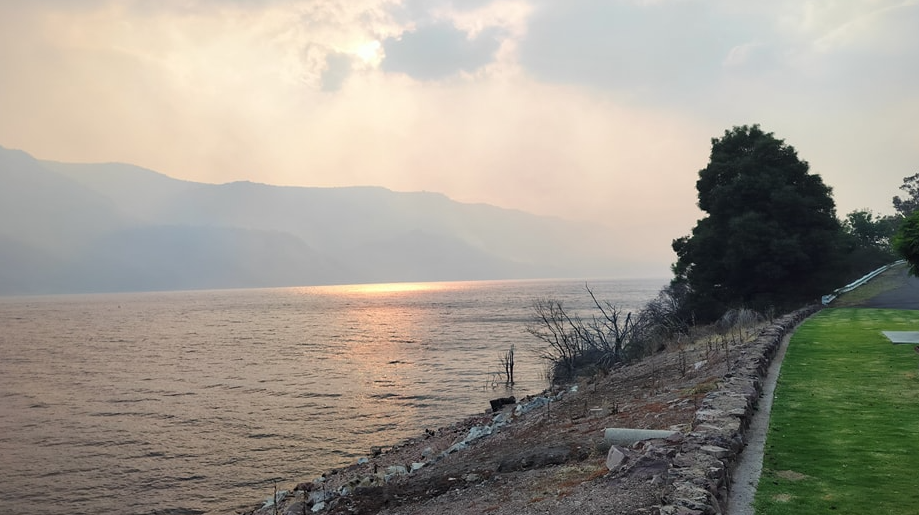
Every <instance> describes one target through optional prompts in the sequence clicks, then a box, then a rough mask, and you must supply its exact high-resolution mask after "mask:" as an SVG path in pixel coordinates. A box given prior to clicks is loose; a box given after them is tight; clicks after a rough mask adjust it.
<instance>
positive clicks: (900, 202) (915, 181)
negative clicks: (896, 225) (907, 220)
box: [893, 173, 919, 217]
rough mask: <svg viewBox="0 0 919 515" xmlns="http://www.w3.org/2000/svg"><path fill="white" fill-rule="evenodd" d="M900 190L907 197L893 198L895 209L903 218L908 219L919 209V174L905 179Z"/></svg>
mask: <svg viewBox="0 0 919 515" xmlns="http://www.w3.org/2000/svg"><path fill="white" fill-rule="evenodd" d="M900 190H901V191H903V192H904V193H906V196H905V197H902V198H901V197H900V196H899V195H897V196H895V197H894V198H893V208H894V209H896V210H897V213H899V214H900V215H901V216H904V217H907V216H909V215H911V214H913V212H914V211H916V209H919V173H917V174H913V175H910V176H909V177H904V178H903V184H901V185H900Z"/></svg>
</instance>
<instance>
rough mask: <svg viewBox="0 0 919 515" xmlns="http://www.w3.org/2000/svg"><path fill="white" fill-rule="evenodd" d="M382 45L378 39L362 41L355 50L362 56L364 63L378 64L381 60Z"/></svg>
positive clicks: (356, 53) (357, 54)
mask: <svg viewBox="0 0 919 515" xmlns="http://www.w3.org/2000/svg"><path fill="white" fill-rule="evenodd" d="M381 48H382V45H380V42H379V41H377V40H373V41H367V42H366V43H361V44H360V45H358V47H357V48H356V49H355V50H354V54H355V55H356V56H357V57H359V58H360V60H361V61H363V62H364V64H370V65H376V64H378V63H379V61H380V57H381V56H380V50H381Z"/></svg>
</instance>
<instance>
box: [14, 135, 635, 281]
mask: <svg viewBox="0 0 919 515" xmlns="http://www.w3.org/2000/svg"><path fill="white" fill-rule="evenodd" d="M0 185H2V187H0V294H2V295H16V294H44V293H80V292H120V291H155V290H186V289H216V288H251V287H276V286H300V285H325V284H354V283H374V282H407V281H453V280H479V279H525V278H562V277H575V278H587V277H621V276H623V275H624V274H625V273H626V272H624V271H627V270H629V269H630V266H634V264H632V265H630V264H629V263H626V262H625V261H624V260H623V259H621V258H620V257H617V255H616V253H615V252H614V250H613V249H612V248H611V245H609V243H608V241H609V240H610V238H608V237H607V236H608V232H609V228H607V227H605V226H602V225H600V224H590V223H582V222H572V221H567V220H563V219H560V218H554V217H545V216H536V215H532V214H528V213H525V212H522V211H517V210H511V209H503V208H499V207H495V206H490V205H485V204H467V203H460V202H456V201H453V200H451V199H449V198H447V197H446V196H444V195H442V194H438V193H430V192H412V193H404V192H394V191H390V190H387V189H384V188H381V187H341V188H308V187H291V186H270V185H266V184H257V183H252V182H232V183H227V184H205V183H197V182H189V181H184V180H178V179H174V178H171V177H168V176H166V175H163V174H160V173H157V172H154V171H151V170H147V169H144V168H140V167H137V166H133V165H128V164H119V163H106V164H73V163H60V162H52V161H42V160H38V159H36V158H34V157H32V156H31V155H29V154H27V153H25V152H23V151H20V150H10V149H5V148H3V147H0Z"/></svg>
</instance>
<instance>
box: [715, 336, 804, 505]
mask: <svg viewBox="0 0 919 515" xmlns="http://www.w3.org/2000/svg"><path fill="white" fill-rule="evenodd" d="M789 339H791V334H787V335H785V338H783V339H782V344H781V345H780V346H779V350H778V351H777V352H776V354H775V358H773V360H772V364H770V365H769V370H768V372H767V373H766V377H765V378H764V379H763V393H762V394H761V395H760V398H759V403H758V404H757V409H756V411H754V413H753V418H752V419H750V427H749V428H748V429H747V432H746V434H745V437H746V439H747V446H746V447H744V450H743V452H741V453H740V456H739V457H738V460H737V468H735V469H734V473H733V475H732V476H731V488H730V489H729V491H728V506H727V508H728V509H727V513H728V514H729V515H753V514H754V510H753V496H754V495H756V486H757V484H759V476H760V474H761V473H762V471H763V448H764V446H765V444H766V431H767V430H768V429H769V415H770V414H771V413H772V398H773V395H774V393H775V383H776V380H777V379H778V377H779V370H781V368H782V360H783V359H784V358H785V350H786V349H788V340H789Z"/></svg>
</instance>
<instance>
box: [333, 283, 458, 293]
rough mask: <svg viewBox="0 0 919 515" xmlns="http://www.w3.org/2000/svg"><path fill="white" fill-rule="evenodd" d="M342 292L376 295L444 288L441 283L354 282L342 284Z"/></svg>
mask: <svg viewBox="0 0 919 515" xmlns="http://www.w3.org/2000/svg"><path fill="white" fill-rule="evenodd" d="M339 288H340V291H341V292H342V293H353V294H358V295H375V294H385V293H414V292H420V291H434V290H442V289H444V288H443V285H442V284H440V283H381V284H354V285H350V286H340V287H339Z"/></svg>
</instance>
